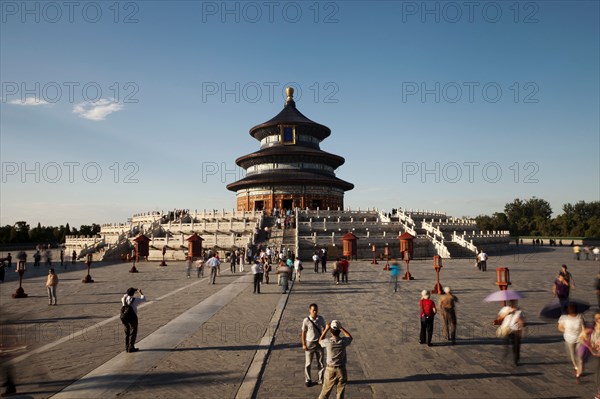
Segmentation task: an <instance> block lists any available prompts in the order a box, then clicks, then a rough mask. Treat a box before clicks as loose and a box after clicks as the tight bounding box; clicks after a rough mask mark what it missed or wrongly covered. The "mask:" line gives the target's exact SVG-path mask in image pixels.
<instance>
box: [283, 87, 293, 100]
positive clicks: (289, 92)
mask: <svg viewBox="0 0 600 399" xmlns="http://www.w3.org/2000/svg"><path fill="white" fill-rule="evenodd" d="M285 94H287V99H286V103H289V102H290V101H294V88H293V87H286V88H285Z"/></svg>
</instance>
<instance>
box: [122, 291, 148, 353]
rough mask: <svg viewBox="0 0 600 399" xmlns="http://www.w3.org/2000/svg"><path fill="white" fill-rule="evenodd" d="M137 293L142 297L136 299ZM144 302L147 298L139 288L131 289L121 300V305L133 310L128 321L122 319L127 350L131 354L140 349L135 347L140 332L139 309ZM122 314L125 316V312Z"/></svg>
mask: <svg viewBox="0 0 600 399" xmlns="http://www.w3.org/2000/svg"><path fill="white" fill-rule="evenodd" d="M136 292H137V293H138V294H140V296H139V297H137V298H135V297H134V295H135V293H136ZM142 302H146V297H145V296H144V294H143V293H142V290H141V289H139V288H138V289H135V288H133V287H131V288H129V289H128V290H127V293H126V294H125V295H123V298H121V303H122V304H123V306H129V307H131V310H132V312H131V313H129V315H128V317H127V318H126V319H124V318H123V317H121V321H122V322H123V326H124V328H125V350H126V351H127V352H129V353H132V352H137V351H138V348H136V347H135V339H136V338H137V330H138V316H137V313H138V312H137V307H138V305H139V304H140V303H142ZM121 314H123V312H121Z"/></svg>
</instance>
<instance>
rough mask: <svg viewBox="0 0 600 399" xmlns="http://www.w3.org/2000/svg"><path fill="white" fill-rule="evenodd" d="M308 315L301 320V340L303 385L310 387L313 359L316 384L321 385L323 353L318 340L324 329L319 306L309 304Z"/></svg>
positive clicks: (323, 366)
mask: <svg viewBox="0 0 600 399" xmlns="http://www.w3.org/2000/svg"><path fill="white" fill-rule="evenodd" d="M308 309H309V315H308V316H307V317H305V318H304V319H303V320H302V330H301V340H302V349H303V350H304V384H305V385H306V386H307V387H310V386H312V385H313V384H314V382H313V380H312V379H311V375H310V370H311V365H312V362H313V358H314V359H315V360H316V362H317V382H318V383H319V384H323V377H324V373H325V358H324V355H325V352H324V350H323V347H322V346H321V345H319V338H320V337H321V336H322V334H323V332H324V331H325V329H326V323H325V319H324V318H323V316H321V315H319V306H317V304H316V303H311V304H310V305H309V307H308Z"/></svg>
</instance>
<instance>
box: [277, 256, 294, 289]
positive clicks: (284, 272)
mask: <svg viewBox="0 0 600 399" xmlns="http://www.w3.org/2000/svg"><path fill="white" fill-rule="evenodd" d="M277 275H278V276H279V278H278V284H279V286H280V287H281V293H282V294H285V293H287V290H288V289H289V281H290V279H291V277H292V268H291V267H289V266H288V265H287V264H286V263H283V262H279V266H278V267H277Z"/></svg>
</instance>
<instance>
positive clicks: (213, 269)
mask: <svg viewBox="0 0 600 399" xmlns="http://www.w3.org/2000/svg"><path fill="white" fill-rule="evenodd" d="M205 265H206V266H208V267H210V278H209V279H208V283H209V284H215V279H216V278H217V270H218V268H219V266H220V265H221V261H220V260H219V259H218V258H217V257H216V256H214V255H213V256H212V257H211V258H210V259H209V260H207V261H206V263H205Z"/></svg>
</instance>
